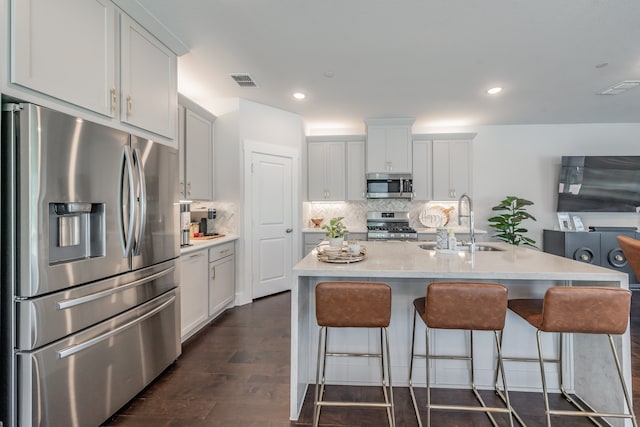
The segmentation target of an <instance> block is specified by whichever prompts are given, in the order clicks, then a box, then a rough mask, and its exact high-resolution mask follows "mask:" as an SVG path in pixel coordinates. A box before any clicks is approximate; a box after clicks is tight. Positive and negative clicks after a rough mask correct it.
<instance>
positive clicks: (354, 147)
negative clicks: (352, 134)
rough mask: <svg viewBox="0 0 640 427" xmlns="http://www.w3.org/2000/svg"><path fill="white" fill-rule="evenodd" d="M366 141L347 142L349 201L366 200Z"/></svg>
mask: <svg viewBox="0 0 640 427" xmlns="http://www.w3.org/2000/svg"><path fill="white" fill-rule="evenodd" d="M364 152H365V149H364V141H347V200H366V199H365V197H364V193H365V192H366V184H365V167H364V162H365V160H364Z"/></svg>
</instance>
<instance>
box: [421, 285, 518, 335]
mask: <svg viewBox="0 0 640 427" xmlns="http://www.w3.org/2000/svg"><path fill="white" fill-rule="evenodd" d="M507 302H508V298H507V288H506V287H504V286H502V285H498V284H493V283H472V282H433V283H430V284H429V285H428V286H427V299H426V307H425V319H424V321H425V323H426V324H427V326H428V327H429V328H436V329H466V330H478V331H483V330H484V331H497V330H502V329H503V328H504V319H505V316H506V312H507Z"/></svg>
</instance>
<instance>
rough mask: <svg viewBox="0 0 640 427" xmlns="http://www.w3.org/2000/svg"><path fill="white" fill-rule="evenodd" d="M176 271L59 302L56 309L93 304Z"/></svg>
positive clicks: (153, 275) (164, 272)
mask: <svg viewBox="0 0 640 427" xmlns="http://www.w3.org/2000/svg"><path fill="white" fill-rule="evenodd" d="M175 269H176V268H175V267H170V268H167V269H166V270H163V271H161V272H159V273H155V274H152V275H150V276H147V277H144V278H142V279H138V280H134V281H133V282H131V283H127V284H126V285H122V286H118V287H117V288H112V289H107V290H104V291H100V292H95V293H93V294H89V295H85V296H83V297H78V298H73V299H67V300H62V301H58V302H57V303H56V307H57V308H58V310H66V309H68V308H71V307H75V306H77V305H81V304H85V303H88V302H91V301H95V300H97V299H100V298H104V297H107V296H109V295H113V294H117V293H118V292H122V291H124V290H127V289H129V288H135V287H136V286H140V285H143V284H145V283H149V282H151V281H153V280H156V279H159V278H160V277H163V276H166V275H167V274H169V273H172V272H173V271H174V270H175Z"/></svg>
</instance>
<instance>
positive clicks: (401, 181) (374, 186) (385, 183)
mask: <svg viewBox="0 0 640 427" xmlns="http://www.w3.org/2000/svg"><path fill="white" fill-rule="evenodd" d="M412 198H413V180H412V178H411V174H405V173H368V174H367V199H412Z"/></svg>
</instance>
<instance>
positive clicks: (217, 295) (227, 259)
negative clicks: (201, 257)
mask: <svg viewBox="0 0 640 427" xmlns="http://www.w3.org/2000/svg"><path fill="white" fill-rule="evenodd" d="M235 293H236V259H235V250H234V243H233V242H229V243H225V244H224V245H220V246H216V247H214V248H211V249H209V316H210V317H211V316H217V315H218V314H220V313H222V311H224V309H225V308H227V306H228V305H229V304H230V303H232V302H233V299H234V297H235Z"/></svg>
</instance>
